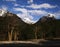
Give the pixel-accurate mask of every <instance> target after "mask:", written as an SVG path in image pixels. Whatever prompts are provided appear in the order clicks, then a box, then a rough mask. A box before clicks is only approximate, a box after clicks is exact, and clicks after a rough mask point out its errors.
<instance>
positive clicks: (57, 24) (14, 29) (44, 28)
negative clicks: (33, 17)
mask: <svg viewBox="0 0 60 47" xmlns="http://www.w3.org/2000/svg"><path fill="white" fill-rule="evenodd" d="M40 38H44V39H46V38H49V39H52V38H60V20H59V19H55V17H54V16H53V15H51V14H48V16H43V17H42V18H40V19H39V21H37V22H36V23H35V24H27V23H25V22H24V21H23V20H22V19H21V18H19V17H18V16H17V15H16V14H13V13H10V12H7V11H4V10H2V11H0V40H10V41H11V40H27V39H40Z"/></svg>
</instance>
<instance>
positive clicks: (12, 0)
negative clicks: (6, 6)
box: [3, 0, 16, 1]
mask: <svg viewBox="0 0 60 47" xmlns="http://www.w3.org/2000/svg"><path fill="white" fill-rule="evenodd" d="M3 1H16V0H3Z"/></svg>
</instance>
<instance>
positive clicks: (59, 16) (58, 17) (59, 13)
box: [54, 11, 60, 19]
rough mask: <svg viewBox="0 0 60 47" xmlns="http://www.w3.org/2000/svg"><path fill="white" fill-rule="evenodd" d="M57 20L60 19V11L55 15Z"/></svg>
mask: <svg viewBox="0 0 60 47" xmlns="http://www.w3.org/2000/svg"><path fill="white" fill-rule="evenodd" d="M54 15H55V18H57V19H60V11H58V12H55V13H54Z"/></svg>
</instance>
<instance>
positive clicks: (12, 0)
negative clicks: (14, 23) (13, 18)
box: [0, 0, 60, 22]
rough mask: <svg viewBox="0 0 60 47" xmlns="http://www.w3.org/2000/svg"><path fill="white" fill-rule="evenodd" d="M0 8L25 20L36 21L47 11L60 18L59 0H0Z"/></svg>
mask: <svg viewBox="0 0 60 47" xmlns="http://www.w3.org/2000/svg"><path fill="white" fill-rule="evenodd" d="M0 8H1V9H6V10H8V11H9V12H12V13H14V14H16V15H17V16H18V17H20V18H22V20H23V21H25V22H36V21H37V20H39V19H40V18H41V17H42V16H46V15H47V14H48V13H50V14H53V15H54V16H55V18H57V19H60V0H0Z"/></svg>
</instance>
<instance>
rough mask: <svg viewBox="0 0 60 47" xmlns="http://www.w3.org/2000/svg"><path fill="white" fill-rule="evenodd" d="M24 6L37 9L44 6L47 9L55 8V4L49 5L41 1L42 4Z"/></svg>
mask: <svg viewBox="0 0 60 47" xmlns="http://www.w3.org/2000/svg"><path fill="white" fill-rule="evenodd" d="M26 7H30V8H34V9H38V8H45V9H47V8H55V7H57V6H54V5H50V4H48V3H43V4H39V5H37V4H31V5H30V6H26Z"/></svg>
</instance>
